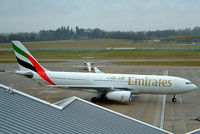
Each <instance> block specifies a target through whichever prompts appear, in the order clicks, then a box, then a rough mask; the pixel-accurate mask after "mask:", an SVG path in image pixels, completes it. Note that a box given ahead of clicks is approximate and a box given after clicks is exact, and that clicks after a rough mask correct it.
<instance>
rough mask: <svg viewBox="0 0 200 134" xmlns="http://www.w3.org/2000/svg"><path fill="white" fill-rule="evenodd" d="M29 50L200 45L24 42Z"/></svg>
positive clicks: (105, 41) (61, 41)
mask: <svg viewBox="0 0 200 134" xmlns="http://www.w3.org/2000/svg"><path fill="white" fill-rule="evenodd" d="M23 44H24V45H25V46H26V47H27V48H109V47H135V48H152V47H153V48H168V47H170V48H182V47H185V48H191V47H200V46H199V45H184V44H182V45H181V44H179V45H175V44H159V43H134V42H133V41H131V40H117V39H95V40H60V41H37V42H24V43H23ZM1 48H11V43H0V49H1Z"/></svg>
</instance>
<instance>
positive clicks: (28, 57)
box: [12, 43, 55, 85]
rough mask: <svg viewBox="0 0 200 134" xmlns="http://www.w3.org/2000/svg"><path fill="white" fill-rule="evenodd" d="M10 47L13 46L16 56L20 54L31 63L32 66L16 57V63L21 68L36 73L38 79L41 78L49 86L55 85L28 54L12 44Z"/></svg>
mask: <svg viewBox="0 0 200 134" xmlns="http://www.w3.org/2000/svg"><path fill="white" fill-rule="evenodd" d="M12 46H13V48H14V50H15V51H16V52H17V53H18V54H20V55H22V56H23V57H25V58H27V59H28V60H30V61H31V63H32V64H33V65H31V64H30V63H27V62H25V61H23V60H21V59H20V58H18V57H17V56H16V58H17V61H18V63H19V64H20V65H21V66H23V67H25V68H28V69H30V70H32V71H34V72H36V73H38V75H39V76H40V77H42V78H43V79H44V80H45V81H47V82H48V83H50V84H52V85H55V83H54V82H53V81H52V80H51V79H50V78H49V77H48V76H47V74H46V72H45V70H44V69H43V68H42V66H41V65H40V64H39V63H38V62H37V61H36V60H35V59H34V58H33V57H32V56H31V55H29V54H28V53H25V52H24V51H23V50H21V49H20V48H18V47H17V46H16V45H15V44H14V43H12Z"/></svg>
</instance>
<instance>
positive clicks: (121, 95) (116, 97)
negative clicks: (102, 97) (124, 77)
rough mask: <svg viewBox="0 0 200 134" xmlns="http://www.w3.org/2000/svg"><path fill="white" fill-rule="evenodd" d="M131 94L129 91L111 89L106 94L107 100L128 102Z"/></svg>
mask: <svg viewBox="0 0 200 134" xmlns="http://www.w3.org/2000/svg"><path fill="white" fill-rule="evenodd" d="M131 97H132V94H131V92H129V91H113V92H108V93H107V94H106V98H107V99H108V100H113V101H119V102H130V101H131Z"/></svg>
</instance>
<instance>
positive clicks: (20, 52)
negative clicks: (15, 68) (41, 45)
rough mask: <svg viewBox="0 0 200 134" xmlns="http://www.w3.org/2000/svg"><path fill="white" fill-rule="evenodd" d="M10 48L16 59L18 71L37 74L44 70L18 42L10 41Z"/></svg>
mask: <svg viewBox="0 0 200 134" xmlns="http://www.w3.org/2000/svg"><path fill="white" fill-rule="evenodd" d="M12 46H13V49H14V52H15V56H16V58H17V62H18V65H19V69H20V70H21V71H34V72H38V71H41V70H46V69H45V68H44V67H42V66H41V65H40V64H39V62H38V61H37V60H36V59H35V58H34V57H33V56H32V55H31V53H30V52H29V51H28V50H27V49H26V48H25V47H24V45H23V44H22V43H21V42H20V41H12Z"/></svg>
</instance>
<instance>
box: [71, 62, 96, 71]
mask: <svg viewBox="0 0 200 134" xmlns="http://www.w3.org/2000/svg"><path fill="white" fill-rule="evenodd" d="M83 64H84V66H74V67H83V68H84V69H85V70H87V71H88V72H91V71H92V70H93V65H94V63H93V62H84V63H83Z"/></svg>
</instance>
